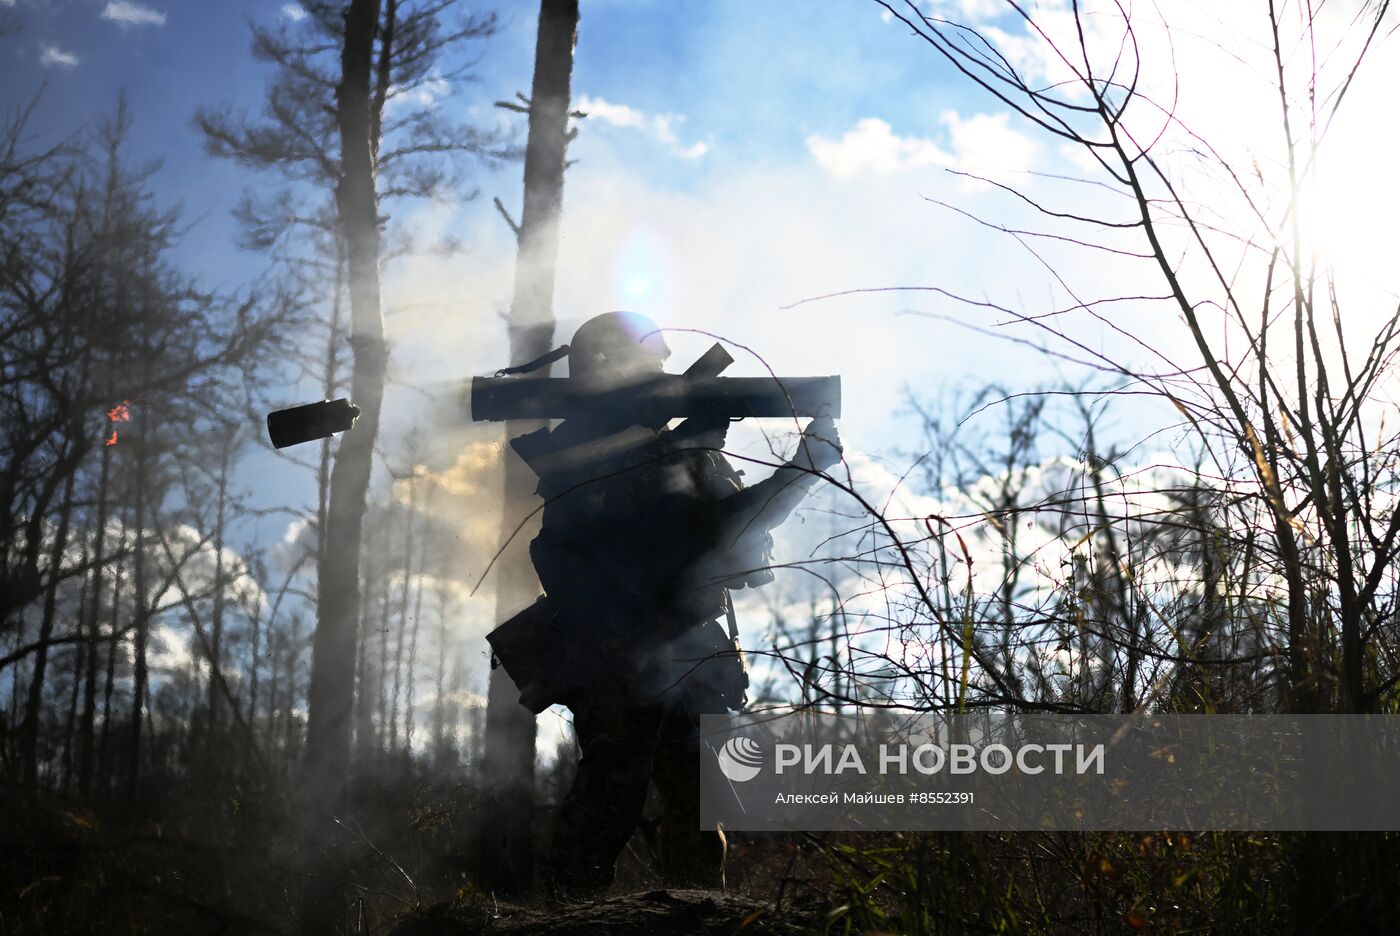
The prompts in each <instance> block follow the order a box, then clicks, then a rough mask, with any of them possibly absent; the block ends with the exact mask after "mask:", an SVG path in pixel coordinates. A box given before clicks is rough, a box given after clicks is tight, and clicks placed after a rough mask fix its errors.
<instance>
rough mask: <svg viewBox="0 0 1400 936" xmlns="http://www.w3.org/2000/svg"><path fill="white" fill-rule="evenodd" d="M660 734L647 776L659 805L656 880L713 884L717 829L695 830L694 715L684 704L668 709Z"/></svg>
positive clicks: (697, 745)
mask: <svg viewBox="0 0 1400 936" xmlns="http://www.w3.org/2000/svg"><path fill="white" fill-rule="evenodd" d="M721 710H722V707H721ZM661 738H662V740H661V741H660V743H658V745H657V748H656V759H655V762H654V764H653V767H652V779H653V780H654V781H655V783H656V790H657V792H658V793H659V794H660V795H661V805H662V813H661V829H660V833H661V835H660V837H661V848H660V851H661V877H662V880H664V881H665V883H666V884H667V885H668V886H671V887H704V888H710V887H719V886H720V885H721V883H722V879H721V868H722V865H723V860H724V845H723V843H722V841H721V840H720V837H719V834H718V832H717V831H714V830H709V831H701V830H700V770H701V762H702V761H701V756H702V747H701V738H700V734H699V726H698V718H697V715H696V714H695V713H694V712H693V711H690V710H687V709H677V710H673V711H671V712H669V713H668V714H667V717H666V721H665V722H664V724H663V730H662V733H661Z"/></svg>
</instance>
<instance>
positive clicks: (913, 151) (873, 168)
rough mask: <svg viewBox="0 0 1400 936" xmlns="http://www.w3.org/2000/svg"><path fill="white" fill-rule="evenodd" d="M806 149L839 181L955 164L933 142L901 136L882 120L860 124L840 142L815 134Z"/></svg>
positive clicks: (860, 122) (951, 158)
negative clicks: (868, 175) (867, 175)
mask: <svg viewBox="0 0 1400 936" xmlns="http://www.w3.org/2000/svg"><path fill="white" fill-rule="evenodd" d="M807 149H808V150H809V151H810V152H811V154H812V156H813V157H815V158H816V160H817V165H819V166H821V167H822V169H824V170H826V171H827V172H828V173H830V174H831V175H834V176H836V178H838V179H850V178H853V177H855V176H859V175H865V174H870V175H888V174H889V173H892V172H903V171H905V170H908V169H920V168H924V167H927V166H951V165H952V164H953V157H952V155H951V154H949V153H947V152H945V151H944V150H943V149H941V148H940V147H939V146H938V144H936V143H934V142H933V141H932V140H924V139H919V138H918V137H902V136H899V135H898V134H896V133H894V132H893V131H892V130H891V129H890V125H889V124H887V123H885V121H883V120H881V119H880V118H879V117H866V118H864V119H862V120H860V121H858V122H857V123H856V125H855V127H854V128H853V129H851V130H847V131H846V132H845V134H843V135H842V137H841V138H840V139H839V140H832V139H828V138H827V137H824V136H821V135H819V134H815V133H814V134H812V135H811V136H809V137H807Z"/></svg>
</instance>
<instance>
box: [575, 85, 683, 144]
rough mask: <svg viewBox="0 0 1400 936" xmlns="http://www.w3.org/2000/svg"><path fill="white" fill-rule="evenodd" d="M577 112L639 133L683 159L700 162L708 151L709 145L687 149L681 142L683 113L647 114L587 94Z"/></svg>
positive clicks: (580, 102)
mask: <svg viewBox="0 0 1400 936" xmlns="http://www.w3.org/2000/svg"><path fill="white" fill-rule="evenodd" d="M578 109H579V110H581V111H583V112H584V113H586V114H587V115H588V116H589V117H590V118H592V119H595V120H601V121H602V122H603V123H605V124H609V125H611V126H614V127H627V128H630V129H633V130H641V131H642V132H643V133H646V134H647V135H648V136H650V137H652V138H653V139H655V140H656V141H657V142H659V143H661V144H663V145H664V146H666V147H667V148H668V149H669V150H671V152H673V153H675V154H676V155H677V156H679V157H681V158H682V159H699V158H700V157H701V156H704V155H705V154H706V153H708V152H709V151H710V144H709V143H707V142H703V141H702V142H696V143H692V144H690V145H689V146H687V145H685V144H683V143H681V141H680V137H679V136H678V135H677V133H676V127H677V126H679V125H680V124H682V123H685V116H684V115H683V114H670V113H667V114H647V113H645V112H643V111H639V110H637V109H636V108H635V107H628V106H627V105H626V104H613V103H610V102H608V101H605V100H603V99H602V98H595V97H589V96H588V95H586V94H585V95H583V96H582V97H580V98H579V99H578Z"/></svg>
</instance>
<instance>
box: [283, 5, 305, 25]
mask: <svg viewBox="0 0 1400 936" xmlns="http://www.w3.org/2000/svg"><path fill="white" fill-rule="evenodd" d="M282 15H283V16H285V17H286V18H287V19H289V20H291V21H292V22H293V23H300V22H301V21H302V20H304V19H306V10H305V9H303V8H302V5H301V4H299V3H287V4H284V5H283V6H282Z"/></svg>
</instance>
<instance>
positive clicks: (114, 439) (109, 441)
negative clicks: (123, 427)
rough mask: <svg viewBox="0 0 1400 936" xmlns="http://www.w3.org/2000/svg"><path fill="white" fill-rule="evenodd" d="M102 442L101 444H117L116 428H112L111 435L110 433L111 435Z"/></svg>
mask: <svg viewBox="0 0 1400 936" xmlns="http://www.w3.org/2000/svg"><path fill="white" fill-rule="evenodd" d="M102 444H103V445H116V444H117V430H115V429H113V430H112V435H111V437H110V438H108V439H107V441H106V442H103V443H102Z"/></svg>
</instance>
